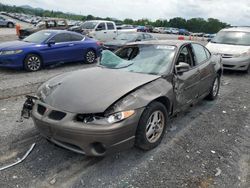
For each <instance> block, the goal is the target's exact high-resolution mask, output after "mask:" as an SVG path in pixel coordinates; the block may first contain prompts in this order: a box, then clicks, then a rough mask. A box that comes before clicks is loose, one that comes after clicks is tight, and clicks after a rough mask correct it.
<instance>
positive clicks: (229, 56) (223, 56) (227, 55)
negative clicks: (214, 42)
mask: <svg viewBox="0 0 250 188" xmlns="http://www.w3.org/2000/svg"><path fill="white" fill-rule="evenodd" d="M221 56H222V58H232V57H233V55H232V54H221Z"/></svg>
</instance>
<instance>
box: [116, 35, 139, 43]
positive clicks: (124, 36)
mask: <svg viewBox="0 0 250 188" xmlns="http://www.w3.org/2000/svg"><path fill="white" fill-rule="evenodd" d="M136 37H137V34H126V33H123V34H120V35H118V36H117V37H116V39H117V40H126V41H133V40H134V39H135V38H136Z"/></svg>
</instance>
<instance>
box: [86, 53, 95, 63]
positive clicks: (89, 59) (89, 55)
mask: <svg viewBox="0 0 250 188" xmlns="http://www.w3.org/2000/svg"><path fill="white" fill-rule="evenodd" d="M95 58H96V55H95V52H94V51H92V50H90V51H88V52H87V53H86V61H87V63H93V62H94V61H95Z"/></svg>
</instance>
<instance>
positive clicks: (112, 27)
mask: <svg viewBox="0 0 250 188" xmlns="http://www.w3.org/2000/svg"><path fill="white" fill-rule="evenodd" d="M107 26H108V30H114V29H115V26H114V24H113V23H111V22H108V23H107Z"/></svg>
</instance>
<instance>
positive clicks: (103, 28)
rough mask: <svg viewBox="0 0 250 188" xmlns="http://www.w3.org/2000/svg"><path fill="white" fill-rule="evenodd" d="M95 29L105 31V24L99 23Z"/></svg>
mask: <svg viewBox="0 0 250 188" xmlns="http://www.w3.org/2000/svg"><path fill="white" fill-rule="evenodd" d="M97 29H98V30H100V31H101V30H106V26H105V23H104V22H102V23H99V25H98V26H97Z"/></svg>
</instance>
